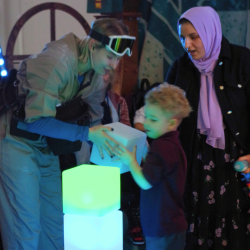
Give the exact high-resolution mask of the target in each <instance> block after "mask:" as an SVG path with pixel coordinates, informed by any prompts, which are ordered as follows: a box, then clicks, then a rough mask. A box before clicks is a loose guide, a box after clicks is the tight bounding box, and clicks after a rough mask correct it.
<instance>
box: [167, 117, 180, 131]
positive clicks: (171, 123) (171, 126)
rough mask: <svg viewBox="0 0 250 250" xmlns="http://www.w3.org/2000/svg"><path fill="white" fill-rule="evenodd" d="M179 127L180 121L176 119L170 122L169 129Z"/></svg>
mask: <svg viewBox="0 0 250 250" xmlns="http://www.w3.org/2000/svg"><path fill="white" fill-rule="evenodd" d="M178 126H179V120H178V119H176V118H172V119H170V120H169V128H170V129H176V128H177V127H178Z"/></svg>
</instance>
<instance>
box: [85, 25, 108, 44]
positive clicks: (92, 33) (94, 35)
mask: <svg viewBox="0 0 250 250" xmlns="http://www.w3.org/2000/svg"><path fill="white" fill-rule="evenodd" d="M89 36H90V37H92V38H93V39H95V40H96V41H98V42H101V43H102V44H104V45H109V40H110V38H109V37H108V36H105V35H102V34H100V33H99V32H97V31H95V30H93V29H91V30H90V32H89Z"/></svg>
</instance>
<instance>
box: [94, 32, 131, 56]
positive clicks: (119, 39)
mask: <svg viewBox="0 0 250 250" xmlns="http://www.w3.org/2000/svg"><path fill="white" fill-rule="evenodd" d="M89 36H90V37H91V38H93V39H95V40H97V41H98V42H101V43H102V44H104V45H106V48H107V49H108V50H110V51H112V52H113V53H114V54H116V55H118V56H123V55H124V54H125V53H127V55H128V56H131V55H132V47H133V43H134V40H135V37H133V36H126V35H120V36H106V35H102V34H100V33H99V32H97V31H95V30H92V29H91V30H90V33H89Z"/></svg>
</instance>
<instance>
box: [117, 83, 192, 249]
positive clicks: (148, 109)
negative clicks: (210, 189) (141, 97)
mask: <svg viewBox="0 0 250 250" xmlns="http://www.w3.org/2000/svg"><path fill="white" fill-rule="evenodd" d="M145 101H146V105H145V122H144V127H145V131H146V133H147V136H148V137H150V138H152V139H155V140H153V142H152V144H151V147H150V150H149V152H148V155H147V157H146V160H145V162H144V163H143V165H142V168H141V167H140V166H139V164H138V163H137V161H136V147H135V148H134V150H133V152H130V151H128V150H127V149H126V148H125V147H123V146H121V145H119V146H117V148H116V149H115V150H116V155H117V156H118V157H119V158H120V160H121V161H122V162H123V163H124V164H126V165H128V166H129V167H130V171H131V174H132V176H133V178H134V180H135V181H136V183H137V184H138V185H139V186H140V187H141V189H142V190H141V202H140V216H141V224H142V229H143V233H144V235H145V239H146V250H156V249H157V250H163V249H164V250H173V249H174V250H183V249H184V246H185V237H186V236H185V235H186V228H187V224H186V221H185V216H184V211H183V199H182V197H183V192H184V185H185V177H186V168H187V163H186V157H185V153H184V151H183V149H182V147H181V145H180V142H179V139H178V135H179V132H178V131H177V127H178V126H179V125H180V123H181V121H182V119H183V118H184V117H187V116H188V115H189V113H190V111H191V108H190V106H189V103H188V101H187V99H186V97H185V96H184V93H183V91H182V90H181V89H180V88H178V87H175V86H172V85H169V84H167V83H164V84H161V85H160V86H158V87H156V88H154V89H152V90H151V91H150V92H148V94H147V95H146V97H145Z"/></svg>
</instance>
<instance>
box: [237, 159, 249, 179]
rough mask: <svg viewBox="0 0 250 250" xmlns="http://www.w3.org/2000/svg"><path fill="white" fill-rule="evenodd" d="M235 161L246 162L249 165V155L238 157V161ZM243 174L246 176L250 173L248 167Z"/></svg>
mask: <svg viewBox="0 0 250 250" xmlns="http://www.w3.org/2000/svg"><path fill="white" fill-rule="evenodd" d="M237 161H247V162H248V165H250V155H244V156H241V157H239V159H238V160H237ZM242 173H243V174H248V173H250V167H249V166H248V168H247V169H246V170H245V171H243V172H242Z"/></svg>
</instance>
